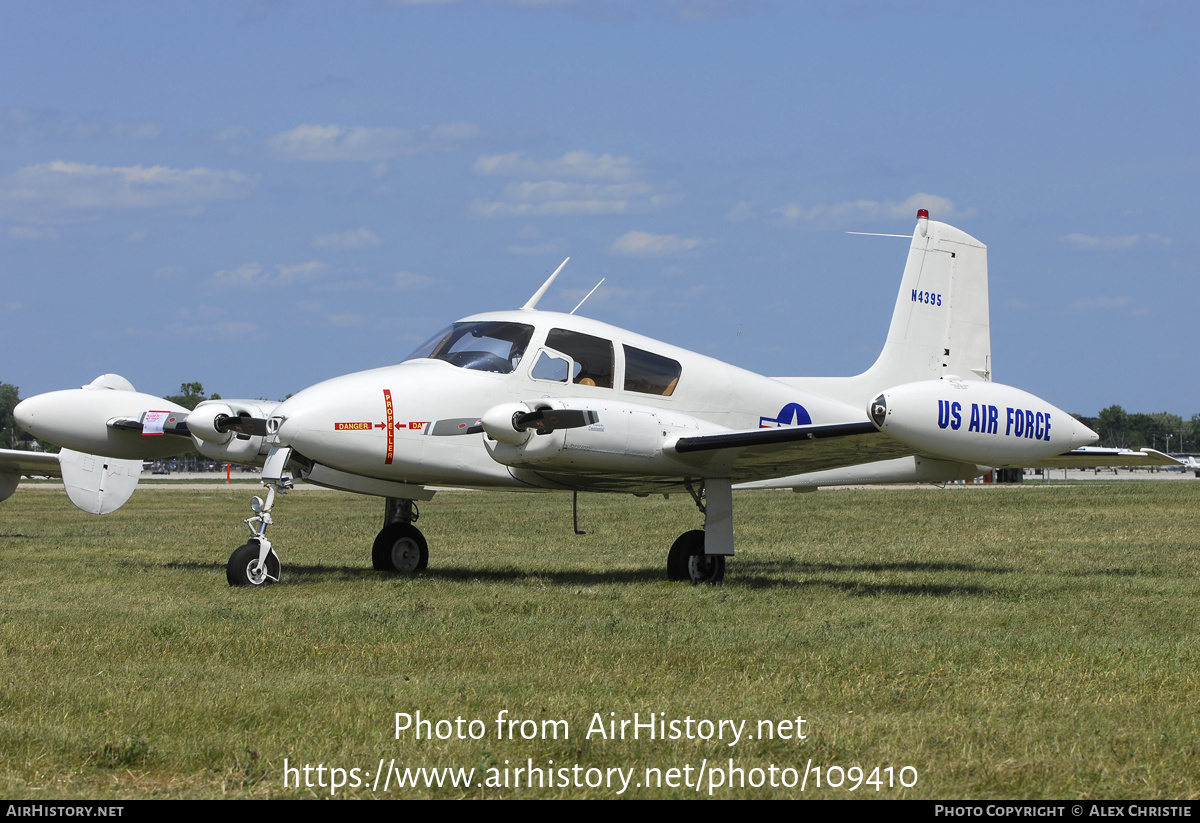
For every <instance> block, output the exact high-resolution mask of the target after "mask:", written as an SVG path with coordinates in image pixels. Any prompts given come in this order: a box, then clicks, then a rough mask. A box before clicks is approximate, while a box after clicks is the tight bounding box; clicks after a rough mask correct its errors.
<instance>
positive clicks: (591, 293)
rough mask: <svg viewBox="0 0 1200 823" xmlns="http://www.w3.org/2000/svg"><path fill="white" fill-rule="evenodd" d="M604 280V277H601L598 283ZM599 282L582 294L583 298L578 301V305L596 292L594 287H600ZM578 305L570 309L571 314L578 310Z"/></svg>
mask: <svg viewBox="0 0 1200 823" xmlns="http://www.w3.org/2000/svg"><path fill="white" fill-rule="evenodd" d="M604 280H605V278H603V277H601V278H600V283H603V282H604ZM600 283H597V284H596V285H594V286H592V290H591V291H590V292H588V293H587V294H586V295H584V298H583V299H582V300H580V301H579V306H582V305H583V304H584V303H586V302H587V299H588V298H589V297H591V296H592V295H593V294H595V293H596V289H598V288H600ZM579 306H576V307H575V308H573V309H571V314H574V313H575V312H577V311H579Z"/></svg>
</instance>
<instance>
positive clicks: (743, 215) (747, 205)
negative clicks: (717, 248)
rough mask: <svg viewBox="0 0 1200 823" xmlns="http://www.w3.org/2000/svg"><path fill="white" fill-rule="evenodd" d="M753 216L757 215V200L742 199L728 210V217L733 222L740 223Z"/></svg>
mask: <svg viewBox="0 0 1200 823" xmlns="http://www.w3.org/2000/svg"><path fill="white" fill-rule="evenodd" d="M755 217H758V201H757V200H742V201H740V202H739V203H738V204H737V205H736V206H734V207H733V208H732V209H730V210H729V219H730V221H732V222H734V223H741V222H743V221H745V220H751V219H753V218H755Z"/></svg>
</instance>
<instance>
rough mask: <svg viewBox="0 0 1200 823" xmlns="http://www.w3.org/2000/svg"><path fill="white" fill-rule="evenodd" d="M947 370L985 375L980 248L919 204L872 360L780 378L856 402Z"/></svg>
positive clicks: (987, 355) (988, 367)
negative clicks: (853, 372) (848, 372)
mask: <svg viewBox="0 0 1200 823" xmlns="http://www.w3.org/2000/svg"><path fill="white" fill-rule="evenodd" d="M948 374H953V375H957V376H959V377H962V378H965V379H968V380H989V381H990V380H991V379H992V339H991V325H990V320H989V310H988V277H987V246H985V245H984V244H983V243H980V242H979V241H978V240H976V239H975V238H974V237H971V235H969V234H967V233H966V232H964V231H960V230H958V229H956V228H954V227H953V226H949V225H946V224H945V223H939V222H937V221H934V220H930V219H929V212H927V211H926V210H925V209H921V210H920V211H919V212H918V213H917V227H916V230H915V231H914V232H913V239H912V245H911V246H910V247H909V250H908V262H907V264H906V265H905V267H904V276H903V278H902V280H901V282H900V293H899V294H898V295H897V296H896V308H895V309H894V310H893V312H892V323H891V325H890V326H889V327H888V334H887V341H886V342H885V343H884V344H883V351H882V352H880V354H879V358H878V359H877V360H876V361H875V364H874V365H872V366H871V368H869V369H867V370H866V371H865V372H863V373H862V374H860V375H857V376H855V377H848V378H828V377H825V378H785V379H784V382H786V383H789V384H791V385H796V386H801V387H804V388H809V389H812V390H815V391H819V392H822V393H826V394H830V395H832V396H834V397H838V398H839V399H841V400H843V401H845V402H848V403H852V404H854V405H861V404H863V403H866V402H867V401H869V400H870V399H871V398H872V397H874V396H875V393H877V392H879V391H882V390H884V389H886V388H890V387H892V386H898V385H901V384H903V383H913V382H916V381H918V380H936V379H938V378H940V377H942V376H944V375H948Z"/></svg>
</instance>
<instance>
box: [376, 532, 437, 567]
mask: <svg viewBox="0 0 1200 823" xmlns="http://www.w3.org/2000/svg"><path fill="white" fill-rule="evenodd" d="M371 561H372V564H373V565H374V567H375V570H376V571H381V572H396V573H399V574H415V573H417V572H422V571H425V568H426V567H427V566H428V565H429V544H428V543H426V542H425V535H423V534H421V530H420V529H418V528H417V527H416V526H414V525H412V524H411V523H389V524H388V525H386V526H384V527H383V529H381V530H380V532H379V535H378V536H377V537H376V538H375V545H374V546H372V547H371Z"/></svg>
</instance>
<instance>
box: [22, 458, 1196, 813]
mask: <svg viewBox="0 0 1200 823" xmlns="http://www.w3.org/2000/svg"><path fill="white" fill-rule="evenodd" d="M249 493H250V492H247V491H246V490H238V491H230V490H225V489H220V488H214V489H212V490H208V489H202V490H188V491H182V490H174V489H170V488H166V487H158V488H153V489H145V490H143V491H141V492H139V493H138V494H136V495H134V497H133V499H132V500H131V502H130V503H129V504H128V505H127V506H126V507H125V508H123V509H121V510H120V511H118V512H116V513H115V514H112V515H109V516H107V517H102V518H97V517H91V516H88V515H85V514H83V513H81V512H79V511H76V510H75V509H74V508H73V507H72V506H71V505H70V503H69V502H68V501H67V499H66V497H65V495H63V493H62V492H61V491H56V490H52V489H48V488H23V489H21V490H20V491H18V493H17V494H16V495H14V496H13V497H12V498H11V499H10V500H8V501H7V502H5V503H4V504H2V505H0V551H2V552H3V554H2V562H3V575H2V577H0V588H2V591H3V595H2V605H3V609H2V613H0V795H3V796H5V797H9V798H34V799H51V798H137V797H311V796H328V795H329V794H330V789H329V788H328V783H329V780H330V773H329V772H328V771H325V772H323V773H322V774H318V772H316V771H315V767H316V766H317V765H318V764H322V765H323V766H324V767H325V768H326V769H328V768H330V767H336V768H340V769H344V770H346V772H345V774H344V775H343V777H344V779H345V781H346V782H347V783H352V782H353V781H352V777H353V774H352V773H351V772H350V771H349V770H351V769H354V768H357V769H359V770H360V771H359V772H358V780H359V782H360V783H366V784H367V785H359V786H357V787H354V786H352V785H346V786H343V787H341V788H339V789H338V791H337V796H338V797H371V796H374V797H395V798H400V797H457V796H466V797H584V796H592V797H612V796H616V795H617V790H618V789H620V787H621V782H620V781H621V779H622V778H620V776H619V775H618V776H617V777H615V778H613V781H614V783H615V788H614V787H611V786H610V785H608V783H602V785H600V786H597V787H594V788H588V787H587V786H586V785H583V786H576V785H575V783H584V784H586V783H587V782H588V780H589V779H592V778H594V776H595V775H596V774H604V775H606V776H607V775H612V774H613V773H612V772H609V771H607V770H610V769H622V770H626V771H628V770H632V772H631V774H632V778H631V779H630V781H631V782H630V783H629V786H628V788H627V789H626V790H625V791H624V793H623V795H621V796H625V797H630V796H632V797H640V798H644V797H676V796H678V797H696V796H701V797H703V796H708V794H709V789H710V786H711V784H712V783H713V782H715V781H716V780H717V772H716V771H713V770H712V769H713V767H714V766H716V767H718V768H719V769H720V770H722V772H721V780H722V782H724V784H725V785H722V786H720V787H717V788H714V789H713V790H712V794H713V796H716V797H724V798H731V797H798V796H801V791H800V787H799V786H795V787H792V788H789V787H787V786H783V785H777V786H776V787H774V788H773V787H772V786H771V785H770V782H771V779H772V775H771V772H770V769H771V767H772V766H774V767H775V768H776V770H777V771H776V773H775V777H776V782H777V783H781V782H783V781H785V780H794V779H796V778H797V776H798V775H800V774H801V773H806V774H807V775H808V776H807V778H806V782H805V789H804V792H803V796H806V797H808V796H813V797H846V798H850V797H872V798H874V797H919V798H947V799H949V798H1190V799H1195V798H1196V797H1198V796H1200V711H1198V710H1197V706H1200V643H1198V637H1197V626H1198V625H1200V582H1198V578H1200V552H1198V549H1200V529H1198V528H1197V525H1198V524H1197V504H1198V503H1200V481H1197V482H1196V483H1194V484H1193V483H1182V482H1181V483H1154V482H1132V481H1131V482H1124V483H1109V484H1071V485H1059V486H1040V485H1039V486H1036V487H957V488H950V489H944V490H939V489H931V488H930V489H902V490H865V491H822V492H819V493H817V494H808V495H797V494H792V493H789V492H766V493H746V494H738V495H737V497H736V510H735V512H736V516H737V524H736V527H737V539H738V556H737V558H735V559H734V560H732V561H731V562H730V564H729V567H728V572H727V575H726V581H725V583H724V584H723V585H721V586H717V587H696V586H692V585H690V584H680V583H676V584H670V583H667V582H665V573H664V568H665V557H666V549H667V547H668V546H669V545H670V543H671V541H672V540H673V539H674V538H675V537H676V536H677V535H678V534H679V533H680V532H682V531H684V530H686V529H688V528H694V527H696V526H697V525H698V523H699V519H698V515H697V514H696V512H695V509H694V507H693V506H692V504H691V502H690V500H688V499H687V497H686V496H673V497H672V499H671V500H669V501H667V500H663V499H661V498H657V499H655V498H651V499H634V498H630V497H615V496H611V497H601V496H585V497H583V498H582V499H581V507H580V508H581V525H582V527H583V528H585V529H587V530H588V534H587V536H585V537H576V536H575V535H573V534H572V533H571V521H570V516H571V508H570V506H571V502H570V498H569V497H567V496H551V495H501V494H485V493H443V494H439V495H438V497H436V498H435V499H434V500H433V501H432V502H430V503H426V504H423V506H422V511H423V514H424V517H423V518H422V520H421V522H420V525H421V527H422V529H423V530H424V531H425V533H426V535H427V537H428V539H429V543H430V563H429V571H428V572H427V573H425V574H422V575H420V576H418V577H416V578H412V579H401V578H396V577H390V576H385V575H381V574H376V573H374V572H371V571H369V567H370V543H371V540H372V539H373V537H374V533H375V531H376V530H377V529H378V526H379V521H380V518H381V515H382V503H381V501H379V500H376V499H372V498H361V497H355V496H351V495H343V494H338V493H334V492H323V491H306V492H303V493H296V494H292V495H289V496H288V497H286V498H284V499H283V500H282V502H281V503H280V504H279V505H278V506H277V508H276V517H277V521H278V525H277V526H276V527H275V528H274V530H273V531H272V533H271V536H272V539H273V540H274V541H275V542H276V546H277V547H279V549H280V555H281V558H282V561H283V572H284V581H283V583H282V584H280V585H276V586H273V587H269V588H267V589H263V590H240V589H239V590H235V589H231V588H229V587H228V586H227V585H226V582H225V561H226V559H227V557H228V555H229V553H230V551H232V549H233V548H235V547H236V546H238V545H240V544H241V543H242V542H243V540H244V534H245V527H244V526H243V525H242V523H241V522H240V520H241V518H244V517H247V516H248V515H249V507H248V495H249ZM418 710H419V711H420V713H421V717H422V718H423V719H428V720H433V721H437V720H450V721H453V720H454V719H455V718H458V717H462V718H463V719H464V721H467V720H472V719H477V720H480V721H482V723H481V725H482V726H483V728H484V729H485V733H484V735H483V736H482V738H481V739H478V740H471V739H465V740H460V739H457V737H453V736H452V737H451V739H446V740H439V739H436V738H435V739H433V740H426V739H422V740H416V739H415V737H414V734H413V732H412V731H405V732H404V733H402V735H401V737H400V739H396V731H395V725H396V724H395V714H396V713H397V712H402V713H408V714H415V712H417V711H418ZM502 711H507V712H508V714H507V715H506V717H507V718H509V719H515V720H518V721H519V720H534V721H537V722H538V723H539V724H540V723H541V721H546V720H561V721H566V725H565V728H566V731H567V733H568V734H569V737H568V738H567V739H563V729H564V727H563V726H561V725H560V726H559V727H558V739H553V738H552V737H550V734H549V727H543V726H537V734H536V736H535V737H534V739H528V740H526V739H520V736H519V734H518V731H519V729H520V728H521V727H520V726H516V727H513V733H514V734H515V735H516V736H517V737H518V739H516V740H508V739H498V734H497V726H496V718H497V716H498V715H499V714H500V712H502ZM610 712H611V713H613V714H611V715H610ZM634 712H637V713H639V718H640V719H641V720H642V721H643V722H644V721H645V719H646V717H647V715H649V714H651V713H654V716H655V718H656V719H657V720H663V721H666V722H668V723H669V722H670V721H671V720H678V721H679V723H680V726H679V728H680V730H681V731H683V730H684V729H685V728H690V729H691V730H692V731H693V732H695V734H694V735H693V739H688V738H687V737H683V738H682V739H674V740H671V739H668V740H662V739H654V740H648V739H646V733H645V731H644V730H643V731H642V732H641V734H640V739H638V740H633V739H628V738H627V739H610V740H606V739H602V738H601V737H600V736H599V735H598V734H595V733H593V734H592V735H591V737H590V738H589V737H587V732H588V730H589V725H591V723H592V721H593V717H594V715H596V714H597V713H599V715H600V719H602V720H604V721H608V720H616V721H620V720H622V719H629V720H632V719H633V713H634ZM658 713H662V714H661V715H660V714H658ZM689 717H690V718H691V719H692V720H693V721H697V720H710V721H713V722H714V723H718V722H719V721H720V720H731V721H734V722H735V723H737V722H740V721H743V720H744V721H746V722H745V726H744V727H742V728H743V734H742V736H741V738H740V739H739V740H738V741H737V742H736V743H734V745H729V743H730V742H731V740H730V737H729V735H730V728H731V727H729V726H725V727H722V731H723V732H724V739H721V740H718V739H715V738H713V739H709V740H704V739H699V738H698V737H697V736H696V735H698V734H700V733H701V732H703V731H707V727H704V726H703V725H702V724H696V723H695V722H693V724H692V725H691V726H686V719H687V718H689ZM797 717H803V718H804V720H805V725H804V726H803V732H804V733H805V735H806V739H804V740H795V739H779V732H780V731H782V733H783V735H784V736H786V737H788V738H791V737H793V732H795V731H798V729H796V728H795V727H794V725H793V726H792V727H789V726H788V725H786V724H785V725H782V726H779V727H776V729H775V730H776V733H777V736H776V739H763V738H764V737H765V730H766V727H765V726H764V727H763V731H764V734H762V735H760V734H759V732H760V729H759V725H758V724H759V721H773V722H778V721H784V720H791V721H793V724H794V721H795V720H796V718H797ZM479 728H480V727H479V726H476V727H474V730H475V731H478V729H479ZM525 728H526V730H527V732H529V731H532V730H533V729H534V725H533V724H527V725H526V726H525ZM448 729H449V724H443V726H442V727H441V730H442V731H447V730H448ZM606 730H607V726H606ZM429 731H431V732H436V731H437V727H434V726H431V727H430V729H429ZM466 731H467V729H465V728H464V733H465V732H466ZM668 731H669V727H668ZM543 734H544V735H545V736H546V737H548V738H550V739H544V738H543ZM628 734H629V735H631V734H632V729H631V728H629V729H628ZM750 737H753V739H748V738H750ZM285 759H286V761H287V764H288V766H289V767H292V768H295V767H297V766H303V765H304V764H308V765H310V766H312V767H314V771H311V772H310V773H309V780H310V782H313V783H315V782H316V781H317V780H318V778H319V777H322V775H323V777H322V779H323V781H324V782H325V783H326V787H325V788H321V787H317V786H314V787H311V788H305V787H301V788H294V785H295V782H297V781H300V782H303V780H304V777H303V775H302V773H300V772H298V773H297V774H296V776H295V777H293V778H292V787H287V788H285V786H284V777H285V774H284V765H285ZM381 759H382V761H383V764H384V766H385V767H386V771H387V772H388V773H389V774H394V773H392V772H391V766H392V765H393V764H392V761H394V766H395V767H396V768H398V769H402V768H404V767H419V766H424V767H437V768H444V767H462V768H468V769H469V768H475V769H476V770H477V771H476V773H475V777H474V782H476V783H479V782H485V781H487V780H488V779H489V778H490V779H491V780H493V781H496V780H499V781H500V787H498V788H497V787H492V788H489V787H487V786H483V787H476V786H475V785H471V786H469V787H466V788H454V787H451V786H449V785H446V786H443V787H441V788H437V787H436V786H435V787H434V788H426V787H424V786H420V787H417V788H411V787H408V788H403V789H400V788H397V787H396V786H395V784H394V779H393V782H392V784H391V785H390V787H389V789H388V791H386V792H385V791H384V790H383V786H384V782H383V781H382V780H381V781H380V782H379V784H378V788H373V787H372V786H371V785H370V784H371V783H373V781H374V780H375V774H376V772H377V771H379V764H380V761H381ZM731 759H732V761H733V762H732V768H731V763H730V761H731ZM530 760H532V765H533V766H534V767H538V768H541V769H544V770H548V769H551V768H553V769H565V770H571V769H574V767H575V766H576V765H578V766H579V767H580V768H579V769H578V770H575V771H573V772H569V773H567V774H565V775H564V774H563V773H558V772H551V773H549V774H544V775H543V780H545V779H546V778H547V777H549V778H550V780H551V782H552V783H553V784H554V785H551V786H544V787H543V788H537V787H536V786H537V779H536V777H535V778H534V786H535V787H534V788H526V787H525V782H524V781H525V780H526V779H527V776H521V780H522V783H521V788H514V787H513V785H512V780H513V772H512V770H513V769H515V768H516V767H518V766H522V767H524V766H526V765H527V764H528V761H530ZM506 761H507V765H506ZM549 761H553V765H551V764H550V763H549ZM702 764H703V766H704V768H705V771H704V772H703V774H704V775H705V776H704V777H703V778H702V779H701V781H700V782H701V786H700V790H699V791H697V790H696V789H695V788H693V787H692V786H690V785H688V786H685V785H683V783H684V781H687V782H688V783H695V782H697V781H696V777H697V775H698V774H700V772H699V770H700V768H701V766H702ZM855 766H857V767H860V768H862V769H864V774H865V775H866V776H870V775H871V773H872V770H873V769H874V768H875V767H880V769H881V771H879V772H876V773H875V774H876V783H878V782H879V781H880V780H882V781H883V788H882V789H880V790H878V791H877V789H876V785H866V784H863V785H860V786H859V788H858V789H857V790H856V791H853V792H851V791H849V788H848V787H849V786H850V785H853V782H847V783H846V784H845V785H843V786H842V787H840V788H831V787H830V786H828V785H827V781H828V780H833V781H834V782H835V783H836V782H838V780H839V779H840V778H842V777H843V772H841V771H839V769H838V768H837V767H840V768H841V769H846V770H849V769H850V768H851V767H855ZM811 767H819V768H820V769H821V771H820V773H819V774H820V778H821V785H820V787H819V788H818V787H817V786H816V785H815V782H814V780H815V775H816V774H817V772H814V771H812V768H811ZM829 767H835V768H834V769H833V771H831V772H826V771H825V769H827V768H829ZM889 767H890V768H891V770H892V771H891V772H890V773H889V772H887V771H883V770H886V769H888V768H889ZM903 767H910V769H909V770H908V771H906V772H904V773H903V775H904V779H905V782H908V783H911V782H912V780H913V770H915V772H916V774H917V775H919V777H918V779H917V782H916V784H915V785H913V786H911V787H910V788H902V787H901V786H900V785H899V779H900V776H901V769H902V768H903ZM672 768H674V769H679V770H680V772H679V776H678V779H676V780H674V782H676V784H677V785H676V787H674V788H672V787H671V786H669V785H668V784H667V783H666V781H667V780H668V779H672V778H671V773H670V772H668V770H669V769H672ZM489 769H492V770H494V771H491V772H489V771H488V770H489ZM505 769H507V771H505ZM587 769H599V770H605V771H604V772H588V771H587ZM647 769H650V770H651V771H650V776H654V777H657V778H659V779H661V780H662V781H663V785H662V786H661V787H658V786H657V785H651V786H646V785H642V786H641V787H640V788H639V787H638V785H637V784H638V783H639V782H641V783H643V784H644V783H645V780H646V778H647V776H648V775H647ZM737 769H742V770H743V777H742V778H741V779H742V780H743V781H744V782H745V786H744V787H742V786H739V785H738V784H737V780H738V777H737ZM754 769H761V770H762V771H761V772H754V771H753V770H754ZM782 769H792V770H794V771H791V772H783V771H779V770H782ZM655 770H658V771H657V772H656V771H655ZM854 774H855V773H850V777H851V780H853V779H854ZM364 776H365V777H364ZM505 777H507V779H508V780H509V787H508V788H504V784H503V781H504V779H505ZM889 777H890V779H891V780H892V781H893V782H894V783H895V785H894V787H892V788H888V786H887V780H888V779H889ZM568 778H569V780H570V782H571V785H568V786H565V787H564V786H561V785H558V783H559V781H560V780H562V781H565V780H568ZM757 779H761V780H763V781H766V785H763V786H761V787H758V788H756V787H754V786H753V785H751V784H752V783H753V782H755V780H757ZM730 780H732V781H733V782H734V785H733V786H732V787H730V786H729V785H728V781H730ZM651 783H652V784H653V783H654V780H653V779H652V780H651Z"/></svg>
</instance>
